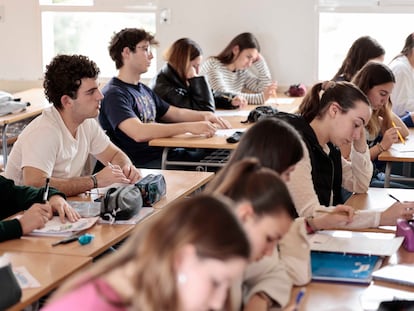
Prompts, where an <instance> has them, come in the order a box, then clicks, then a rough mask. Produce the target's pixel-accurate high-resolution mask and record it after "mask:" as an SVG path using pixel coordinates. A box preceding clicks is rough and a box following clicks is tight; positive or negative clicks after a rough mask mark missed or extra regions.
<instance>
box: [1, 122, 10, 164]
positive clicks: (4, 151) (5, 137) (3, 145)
mask: <svg viewBox="0 0 414 311" xmlns="http://www.w3.org/2000/svg"><path fill="white" fill-rule="evenodd" d="M8 127H9V124H8V123H6V124H4V125H3V133H2V139H3V141H2V148H3V168H6V164H7V128H8Z"/></svg>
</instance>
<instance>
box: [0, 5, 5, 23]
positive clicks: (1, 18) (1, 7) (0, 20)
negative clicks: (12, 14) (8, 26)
mask: <svg viewBox="0 0 414 311" xmlns="http://www.w3.org/2000/svg"><path fill="white" fill-rule="evenodd" d="M0 23H4V5H0Z"/></svg>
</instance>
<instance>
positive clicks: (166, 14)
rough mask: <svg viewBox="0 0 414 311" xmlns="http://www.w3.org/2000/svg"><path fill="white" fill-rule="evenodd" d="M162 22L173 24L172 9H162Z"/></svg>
mask: <svg viewBox="0 0 414 311" xmlns="http://www.w3.org/2000/svg"><path fill="white" fill-rule="evenodd" d="M160 24H171V9H161V10H160Z"/></svg>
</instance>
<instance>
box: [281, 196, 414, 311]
mask: <svg viewBox="0 0 414 311" xmlns="http://www.w3.org/2000/svg"><path fill="white" fill-rule="evenodd" d="M388 193H390V194H392V195H394V196H395V197H397V198H399V199H400V200H401V201H404V200H412V196H413V190H411V189H394V188H392V189H385V188H370V189H369V190H368V193H366V194H354V195H352V196H351V197H350V198H349V199H348V200H347V201H346V202H345V204H347V205H351V206H353V207H354V208H356V209H386V208H387V207H389V206H390V205H391V204H393V203H395V200H394V199H392V198H390V197H389V196H388ZM364 231H377V232H389V231H390V230H387V229H381V228H379V229H372V230H364ZM389 263H391V264H396V263H414V252H411V253H410V252H407V251H406V250H405V249H403V248H402V247H401V248H400V249H399V250H398V252H397V253H396V254H394V255H393V256H391V257H390V258H389V259H388V261H386V262H385V264H389ZM372 284H373V285H375V286H379V287H382V288H383V287H386V288H393V289H399V290H405V291H410V292H414V287H408V286H402V285H401V286H400V285H395V284H392V283H387V282H372ZM305 287H306V294H305V297H304V299H303V301H302V303H301V305H300V308H299V311H305V310H306V311H333V310H346V311H361V310H362V307H361V295H362V294H363V293H364V292H365V291H366V289H367V286H365V285H356V284H340V283H332V282H331V283H330V282H310V283H309V284H308V285H306V286H305ZM299 290H300V287H296V288H294V289H293V291H292V295H291V300H290V303H289V305H290V306H291V305H293V304H294V300H295V297H296V295H297V293H298V292H299Z"/></svg>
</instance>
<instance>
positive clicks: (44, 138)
mask: <svg viewBox="0 0 414 311" xmlns="http://www.w3.org/2000/svg"><path fill="white" fill-rule="evenodd" d="M109 144H110V140H109V137H108V136H107V135H106V134H105V132H104V131H103V130H102V128H101V127H100V126H99V124H98V123H97V122H96V120H95V119H86V120H85V121H84V122H83V123H82V124H81V125H80V126H79V127H78V130H77V132H76V138H74V137H73V136H72V134H71V133H70V132H69V130H68V128H67V127H66V125H65V123H64V122H63V120H62V118H61V116H60V114H59V112H58V110H57V109H56V108H55V107H51V108H48V109H46V110H45V111H43V113H42V114H41V115H40V116H39V117H37V118H36V119H34V120H33V121H32V122H30V124H29V125H28V126H26V128H25V129H24V130H23V131H22V133H21V134H20V135H19V138H18V139H17V141H16V143H15V144H14V146H13V148H12V150H11V153H10V156H9V158H8V161H7V166H6V172H5V176H6V177H7V178H10V179H13V180H14V182H15V183H16V184H17V185H22V184H23V174H22V173H23V171H22V168H23V167H25V166H31V167H35V168H37V169H39V170H42V171H44V172H45V173H46V174H47V175H48V176H53V177H58V178H71V177H78V176H81V173H82V170H83V168H84V166H85V163H86V161H87V159H88V155H89V154H92V155H96V154H99V153H101V152H103V151H104V150H105V149H106V148H107V147H108V146H109Z"/></svg>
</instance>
